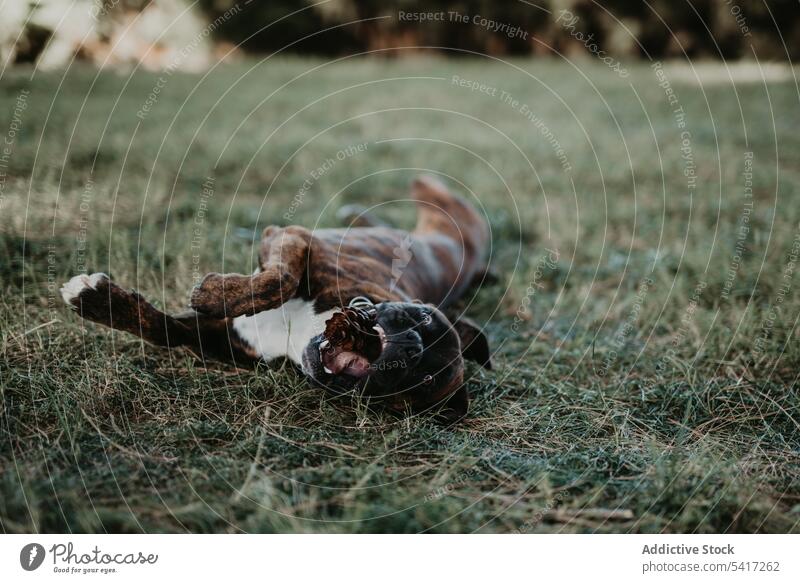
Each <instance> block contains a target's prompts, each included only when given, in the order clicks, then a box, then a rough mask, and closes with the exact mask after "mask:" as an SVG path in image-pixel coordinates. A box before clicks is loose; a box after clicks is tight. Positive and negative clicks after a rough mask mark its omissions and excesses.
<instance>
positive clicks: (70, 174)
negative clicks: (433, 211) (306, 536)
mask: <svg viewBox="0 0 800 583" xmlns="http://www.w3.org/2000/svg"><path fill="white" fill-rule="evenodd" d="M718 67H719V71H718V72H720V71H721V72H722V75H716V76H715V77H714V79H716V78H720V77H721V78H722V79H724V78H725V69H724V68H723V67H722V66H718ZM31 73H32V71H31V70H30V69H20V70H15V71H11V72H7V73H6V74H5V75H4V76H3V78H2V81H0V100H1V101H2V104H1V105H2V106H1V107H0V132H3V133H4V134H5V136H4V137H5V138H10V139H8V140H7V141H9V142H11V144H10V145H8V144H7V145H8V148H10V155H7V156H5V157H4V158H2V159H0V161H3V160H5V161H4V162H3V163H2V166H0V170H3V171H4V175H3V182H2V186H3V189H2V191H0V192H1V193H2V214H1V215H0V216H2V219H1V222H0V278H1V279H0V283H1V284H2V295H0V331H1V334H2V357H1V358H0V375H1V376H0V379H1V387H0V391H2V410H0V421H1V422H0V525H2V529H3V531H5V532H30V531H43V532H44V531H70V532H103V531H108V532H142V531H145V532H173V531H177V532H184V531H197V532H237V531H248V532H275V531H279V532H374V531H379V532H380V531H392V532H418V531H434V532H472V531H478V532H512V531H522V532H661V531H664V532H753V531H767V532H788V531H795V532H797V531H799V530H800V399H799V397H800V391H799V390H798V385H797V372H796V371H797V369H798V365H800V347H798V342H797V337H798V332H797V327H796V323H797V317H798V314H800V311H799V310H798V308H800V297H799V296H798V293H797V292H798V286H799V285H800V282H798V281H797V279H798V278H797V277H796V276H795V267H796V265H795V261H796V260H797V252H798V245H800V239H798V237H800V231H799V230H798V224H800V204H798V203H799V202H800V171H799V170H798V168H800V107H798V91H797V86H796V85H795V83H794V81H793V80H792V79H791V76H790V77H789V80H783V81H781V80H776V81H771V82H769V83H766V84H765V83H761V82H760V81H758V82H753V81H752V80H748V79H741V80H740V81H738V82H737V83H736V84H735V85H732V84H731V83H730V82H717V81H714V80H713V79H712V81H710V82H708V83H707V84H706V85H703V86H701V85H700V84H698V83H697V82H693V81H692V71H691V69H683V70H677V69H666V77H665V78H659V77H658V76H657V74H656V72H655V71H654V70H653V69H651V68H650V67H648V66H647V65H641V66H638V67H632V68H631V75H630V77H629V78H627V79H620V77H618V76H617V75H616V74H615V73H614V72H613V71H611V70H609V69H608V68H606V67H605V66H603V65H602V64H600V63H597V62H596V61H591V62H590V61H586V62H579V63H578V65H577V67H576V68H572V67H571V66H570V65H568V64H565V63H556V62H553V61H548V60H539V61H512V62H510V63H503V62H499V61H489V62H487V61H479V60H470V59H457V60H439V59H414V60H405V61H404V60H399V61H380V60H359V59H345V60H343V61H341V62H335V63H326V62H324V61H310V60H300V59H277V58H273V59H271V60H268V61H266V62H260V61H247V62H243V63H239V64H235V65H229V66H226V67H225V68H219V69H216V70H213V71H212V72H211V73H209V74H208V75H207V76H202V75H186V74H179V73H175V74H173V75H171V76H166V77H162V79H161V81H159V75H158V74H151V73H144V72H134V73H133V74H131V75H128V74H127V73H126V74H118V73H111V72H105V73H100V74H98V73H97V72H96V71H95V70H92V69H88V68H81V67H73V68H72V69H71V70H70V71H69V72H68V74H66V75H64V76H62V73H48V74H45V73H40V72H37V73H36V74H35V75H33V77H32V79H31ZM454 75H457V76H458V79H464V80H467V81H478V82H479V83H483V84H484V85H485V86H486V87H484V90H483V91H480V90H478V91H472V90H471V89H470V88H469V87H464V86H461V85H460V84H459V83H458V79H456V80H455V81H456V82H454V79H453V76H454ZM665 80H666V81H667V82H668V83H669V87H667V84H666V83H665V82H664V81H665ZM465 83H466V82H465ZM154 88H158V93H157V94H155V92H154ZM492 89H495V90H494V91H492ZM667 89H670V90H671V91H672V92H673V93H672V94H671V95H670V94H668V92H667ZM734 89H735V90H734ZM151 92H152V93H153V95H154V98H153V97H151V98H148V95H149V94H151ZM503 92H505V93H503ZM670 98H672V99H673V102H672V103H670V102H669V99H670ZM681 108H682V109H681ZM15 110H16V113H15ZM676 110H677V113H676ZM137 113H139V115H137ZM533 116H535V117H533ZM680 124H683V127H680ZM0 139H2V138H0ZM359 144H365V146H362V147H361V148H360V149H361V151H357V150H358V148H357V146H358V145H359ZM0 153H2V151H0ZM750 153H752V155H751V154H750ZM328 161H332V163H327V162H328ZM751 165H752V169H751V168H750V166H751ZM321 167H325V169H324V170H323V171H322V172H318V171H317V169H318V168H321ZM750 171H751V172H752V177H749V175H748V174H746V172H750ZM312 172H313V173H314V174H316V177H315V176H314V174H312ZM421 172H429V173H440V174H441V175H442V176H443V177H444V178H445V180H448V181H450V184H452V185H453V186H454V187H455V188H457V189H459V190H461V191H462V192H465V193H467V194H468V196H474V199H473V200H477V201H479V202H480V204H481V205H482V207H483V209H484V211H485V213H486V215H487V217H488V218H489V220H490V223H491V225H492V231H493V250H492V257H493V265H494V268H495V269H496V271H497V273H499V275H500V279H499V281H498V282H497V283H493V284H492V285H487V286H484V287H483V288H482V289H480V290H477V291H475V292H473V293H471V295H470V296H469V297H467V298H466V299H465V302H464V304H463V306H462V307H465V308H466V309H467V313H468V314H469V315H470V316H471V317H472V318H473V319H475V320H476V321H479V322H481V323H486V324H487V330H488V332H489V336H490V338H491V343H492V346H493V348H494V349H495V350H496V354H495V356H494V360H495V370H494V371H491V372H487V371H483V370H481V369H479V368H477V367H474V366H470V367H469V373H470V376H471V379H470V382H469V388H470V393H471V395H472V408H471V413H470V416H469V418H468V420H467V421H466V422H464V423H462V424H461V425H459V426H456V427H453V428H444V427H441V426H438V425H436V424H435V423H434V422H432V421H431V420H430V419H427V418H408V419H398V418H395V417H391V416H389V415H384V414H379V413H374V412H369V411H367V410H365V407H364V406H363V404H361V403H359V402H358V401H353V402H351V401H346V402H343V401H333V400H330V399H328V398H326V397H325V396H324V395H323V394H322V393H321V392H320V391H319V390H317V389H314V388H311V387H309V386H308V385H307V384H306V383H305V382H304V381H303V379H302V378H301V376H300V375H299V374H298V373H297V372H296V371H295V370H293V369H292V367H290V366H288V365H286V364H281V363H277V364H275V365H272V366H262V367H259V368H258V370H256V371H251V370H237V369H234V368H232V367H229V366H226V365H217V364H215V363H211V362H208V363H206V364H205V365H204V364H203V363H201V362H198V361H196V360H195V359H193V358H192V357H191V356H190V355H189V354H188V353H185V352H182V351H173V352H168V351H165V350H161V349H157V348H154V347H151V346H147V345H143V344H142V343H141V342H140V341H138V340H137V339H135V338H133V337H130V336H127V335H123V334H118V333H112V332H110V331H109V330H107V329H105V328H102V329H101V328H100V327H96V326H94V325H91V324H84V323H83V322H82V321H81V320H80V319H79V318H78V317H76V316H75V315H74V314H72V313H70V312H69V311H67V310H66V309H64V308H63V307H62V304H61V300H60V296H59V295H58V291H57V288H58V286H60V284H61V283H62V282H63V281H65V280H66V279H67V278H69V277H70V276H72V275H74V274H75V273H77V272H79V271H81V270H82V269H85V270H87V271H89V272H94V271H104V272H107V273H109V274H110V275H111V276H112V277H113V278H114V279H115V280H116V281H118V282H119V283H121V284H123V285H125V286H129V287H135V288H137V289H138V290H139V291H140V292H142V293H143V294H144V295H145V296H147V297H148V298H150V299H152V300H153V301H154V303H156V304H157V305H159V306H163V307H166V308H167V309H169V310H179V309H182V308H183V307H184V306H185V305H186V300H187V292H188V290H189V289H190V287H191V286H192V284H193V283H194V282H195V281H196V278H197V277H198V276H199V275H202V274H203V273H205V272H208V271H240V272H248V271H249V270H252V268H253V266H254V250H253V238H254V236H255V233H258V232H260V229H262V228H263V227H264V226H266V225H268V224H271V223H277V224H286V223H300V224H303V225H306V226H309V227H312V226H334V225H336V220H335V218H334V215H335V213H334V211H335V209H337V208H339V207H340V206H341V205H342V204H345V203H353V202H357V203H366V204H375V205H380V206H379V207H378V208H377V210H376V212H377V213H378V214H379V215H382V216H384V217H385V218H387V219H390V220H393V221H394V222H396V223H397V224H399V225H403V226H409V225H410V224H411V223H412V221H413V213H412V209H411V207H410V205H409V204H408V203H407V202H403V199H404V198H405V196H406V194H407V189H408V184H409V182H410V180H411V178H412V177H413V176H414V175H416V174H418V173H421ZM306 181H307V182H306ZM304 182H306V187H305V189H304V194H302V195H298V190H299V189H301V188H304V186H303V184H304ZM749 182H752V190H751V191H750V190H748V189H749V185H748V183H749ZM204 185H205V191H204ZM751 192H752V195H750V193H751ZM470 193H471V194H470ZM84 240H85V242H84Z"/></svg>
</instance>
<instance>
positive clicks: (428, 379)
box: [422, 374, 433, 385]
mask: <svg viewBox="0 0 800 583" xmlns="http://www.w3.org/2000/svg"><path fill="white" fill-rule="evenodd" d="M432 382H433V377H432V376H431V375H429V374H426V375H425V378H424V379H422V384H423V385H429V384H431V383H432Z"/></svg>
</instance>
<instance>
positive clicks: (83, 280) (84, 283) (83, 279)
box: [61, 273, 108, 306]
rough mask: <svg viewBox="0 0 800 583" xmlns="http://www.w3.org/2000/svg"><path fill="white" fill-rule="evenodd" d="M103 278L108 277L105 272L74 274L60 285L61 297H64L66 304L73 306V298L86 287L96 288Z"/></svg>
mask: <svg viewBox="0 0 800 583" xmlns="http://www.w3.org/2000/svg"><path fill="white" fill-rule="evenodd" d="M104 279H108V276H107V275H106V274H105V273H93V274H92V275H86V274H85V273H82V274H81V275H76V276H75V277H73V278H72V279H70V280H69V281H68V282H67V283H65V284H64V285H62V286H61V297H62V298H64V301H65V302H66V303H67V304H69V305H70V306H74V305H75V304H74V300H75V299H76V298H77V297H78V296H79V295H81V292H82V291H83V290H85V289H88V288H91V289H97V284H98V283H100V282H101V281H103V280H104Z"/></svg>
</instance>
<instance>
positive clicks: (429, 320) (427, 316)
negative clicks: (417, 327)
mask: <svg viewBox="0 0 800 583" xmlns="http://www.w3.org/2000/svg"><path fill="white" fill-rule="evenodd" d="M422 324H423V325H424V326H430V325H431V324H433V316H431V313H430V312H425V313H424V314H422Z"/></svg>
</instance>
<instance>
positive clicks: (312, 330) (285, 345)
mask: <svg viewBox="0 0 800 583" xmlns="http://www.w3.org/2000/svg"><path fill="white" fill-rule="evenodd" d="M334 311H335V310H329V311H327V312H323V313H321V314H315V313H314V304H313V303H312V302H307V301H304V300H301V299H292V300H289V301H288V302H286V303H285V304H283V305H282V306H281V307H280V308H276V309H274V310H266V311H264V312H259V313H258V314H255V315H254V316H239V317H237V318H234V320H233V328H234V330H236V332H238V333H239V336H240V337H241V338H242V340H244V341H245V342H246V343H247V344H249V345H250V346H251V347H252V348H253V349H254V350H255V351H256V352H257V353H258V354H259V355H260V356H261V358H263V359H264V360H272V359H273V358H279V357H282V356H286V357H288V358H289V359H291V360H292V361H293V362H294V363H296V364H298V365H300V364H301V362H302V355H303V350H304V349H305V347H306V345H307V344H308V343H309V342H310V341H311V339H312V338H313V337H314V336H316V335H318V334H322V332H324V331H325V321H326V320H328V319H329V318H330V317H331V315H333V313H334Z"/></svg>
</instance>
